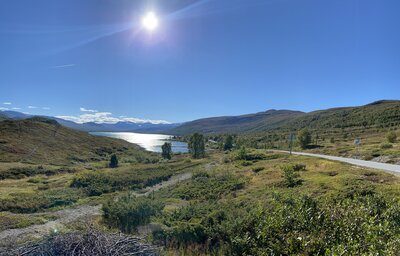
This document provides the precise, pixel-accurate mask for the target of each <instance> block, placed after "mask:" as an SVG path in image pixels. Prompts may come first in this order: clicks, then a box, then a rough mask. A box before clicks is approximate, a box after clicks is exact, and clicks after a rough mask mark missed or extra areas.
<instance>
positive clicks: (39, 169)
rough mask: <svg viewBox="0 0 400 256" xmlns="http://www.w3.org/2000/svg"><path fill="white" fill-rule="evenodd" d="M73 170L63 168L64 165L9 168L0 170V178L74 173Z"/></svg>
mask: <svg viewBox="0 0 400 256" xmlns="http://www.w3.org/2000/svg"><path fill="white" fill-rule="evenodd" d="M75 172H76V170H75V169H71V168H65V167H64V168H59V169H52V168H45V167H43V166H35V167H23V168H10V169H8V170H4V171H1V172H0V180H4V179H23V178H26V177H32V176H36V175H46V176H53V175H56V174H62V173H75Z"/></svg>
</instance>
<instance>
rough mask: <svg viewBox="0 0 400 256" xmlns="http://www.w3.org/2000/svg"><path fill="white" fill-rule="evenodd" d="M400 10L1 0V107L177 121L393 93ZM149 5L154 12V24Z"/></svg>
mask: <svg viewBox="0 0 400 256" xmlns="http://www.w3.org/2000/svg"><path fill="white" fill-rule="evenodd" d="M399 10H400V1H398V0H200V1H189V0H159V1H140V0H64V1H62V0H60V1H54V0H35V1H28V0H12V1H6V0H3V1H1V0H0V70H1V73H0V74H1V75H0V89H1V90H0V108H1V109H15V110H18V111H22V112H29V113H33V114H44V115H54V116H78V115H81V114H86V116H85V118H88V119H90V118H91V117H92V116H93V115H97V116H103V117H104V116H105V117H107V118H108V117H111V116H113V117H114V118H117V119H118V118H121V119H123V118H125V117H126V118H128V117H129V118H141V119H152V120H168V121H172V122H181V121H188V120H192V119H196V118H201V117H209V116H218V115H236V114H244V113H253V112H259V111H264V110H267V109H271V108H274V109H293V110H302V111H311V110H316V109H323V108H329V107H337V106H349V105H362V104H366V103H369V102H372V101H374V100H379V99H399V98H400V30H399V28H400V15H399ZM149 11H153V12H154V13H155V14H156V15H158V17H159V19H160V20H159V27H158V28H157V29H156V30H154V31H151V32H150V31H147V30H145V29H144V28H143V27H142V24H141V19H142V17H143V15H145V14H146V13H147V12H149ZM4 103H11V104H4ZM29 106H30V107H29ZM89 110H93V111H89ZM95 111H97V112H95ZM108 112H109V113H112V114H108ZM120 116H123V117H120ZM95 118H97V117H95Z"/></svg>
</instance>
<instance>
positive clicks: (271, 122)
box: [0, 100, 400, 135]
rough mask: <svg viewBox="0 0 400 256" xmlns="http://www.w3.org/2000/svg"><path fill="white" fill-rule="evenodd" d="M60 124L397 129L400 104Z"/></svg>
mask: <svg viewBox="0 0 400 256" xmlns="http://www.w3.org/2000/svg"><path fill="white" fill-rule="evenodd" d="M30 117H32V116H31V115H26V114H23V113H20V112H15V111H0V120H1V119H14V120H19V119H27V118H30ZM46 118H50V119H53V120H56V121H57V122H58V123H59V124H61V125H63V126H66V127H69V128H73V129H76V130H80V131H86V132H139V133H164V134H173V135H188V134H192V133H194V132H199V133H204V134H218V133H225V134H228V133H230V134H240V133H256V132H266V131H272V130H278V129H280V130H282V129H284V130H299V129H302V128H304V127H308V128H311V129H335V128H336V129H340V128H348V127H361V128H366V127H379V128H383V127H394V126H399V125H400V101H399V100H381V101H376V102H373V103H371V104H368V105H365V106H359V107H342V108H332V109H326V110H318V111H313V112H309V113H305V112H301V111H292V110H268V111H265V112H259V113H255V114H247V115H240V116H222V117H211V118H204V119H198V120H194V121H191V122H186V123H182V124H153V123H133V122H118V123H115V124H104V123H103V124H98V123H83V124H78V123H74V122H72V121H67V120H64V119H60V118H56V117H46Z"/></svg>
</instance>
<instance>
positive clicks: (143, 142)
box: [90, 132, 188, 153]
mask: <svg viewBox="0 0 400 256" xmlns="http://www.w3.org/2000/svg"><path fill="white" fill-rule="evenodd" d="M90 134H93V135H96V136H106V137H111V138H117V139H122V140H126V141H128V142H130V143H135V144H137V145H139V146H141V147H142V148H144V149H146V150H148V151H152V152H161V146H162V145H163V144H164V143H165V142H170V143H171V145H172V152H174V153H178V152H180V153H186V152H188V145H187V143H185V142H180V141H175V140H172V138H173V136H171V135H162V134H144V133H134V132H91V133H90Z"/></svg>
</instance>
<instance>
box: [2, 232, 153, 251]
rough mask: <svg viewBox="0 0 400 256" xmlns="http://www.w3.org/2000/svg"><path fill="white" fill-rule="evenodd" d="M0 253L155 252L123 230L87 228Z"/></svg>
mask: <svg viewBox="0 0 400 256" xmlns="http://www.w3.org/2000/svg"><path fill="white" fill-rule="evenodd" d="M0 255H7V256H9V255H10V256H11V255H18V256H25V255H26V256H28V255H29V256H39V255H40V256H50V255H60V256H95V255H96V256H97V255H104V256H114V255H115V256H117V255H118V256H119V255H126V256H130V255H138V256H153V255H158V253H157V250H156V249H155V248H154V247H152V246H150V245H147V244H145V243H143V241H142V240H140V239H139V238H135V237H131V236H126V235H123V234H109V233H102V232H99V231H94V230H89V231H86V232H84V233H79V232H74V233H67V234H60V235H54V236H51V237H50V238H48V239H46V240H44V241H41V242H39V243H35V244H30V245H25V246H21V247H19V248H17V249H13V250H8V251H6V250H4V251H2V250H1V249H0Z"/></svg>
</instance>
